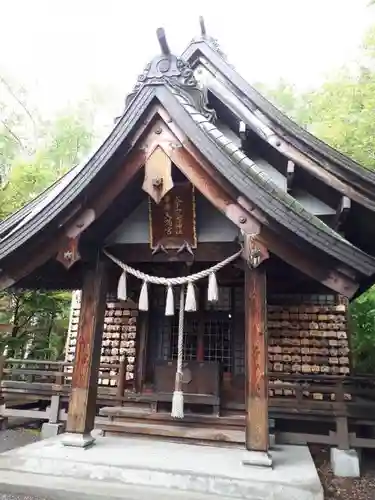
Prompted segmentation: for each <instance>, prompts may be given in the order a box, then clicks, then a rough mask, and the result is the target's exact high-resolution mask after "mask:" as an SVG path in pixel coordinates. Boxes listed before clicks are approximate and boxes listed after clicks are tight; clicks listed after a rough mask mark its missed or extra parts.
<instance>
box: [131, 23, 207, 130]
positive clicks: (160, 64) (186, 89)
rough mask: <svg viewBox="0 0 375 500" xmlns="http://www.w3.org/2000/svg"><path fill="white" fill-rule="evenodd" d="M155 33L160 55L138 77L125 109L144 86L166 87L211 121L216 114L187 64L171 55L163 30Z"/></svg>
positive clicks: (160, 29)
mask: <svg viewBox="0 0 375 500" xmlns="http://www.w3.org/2000/svg"><path fill="white" fill-rule="evenodd" d="M156 33H157V37H158V41H159V44H160V48H161V52H162V53H161V54H160V55H158V56H156V57H154V59H152V61H151V62H150V63H148V64H147V65H146V67H145V69H144V70H143V72H142V73H141V74H140V75H139V76H138V78H137V82H136V84H135V86H134V87H133V90H132V91H131V92H130V94H128V96H127V98H126V107H128V106H129V104H130V102H131V101H132V100H133V99H134V97H135V96H136V95H137V94H138V92H139V91H140V90H141V89H142V88H143V87H144V86H146V85H154V86H157V85H167V86H170V87H172V88H174V89H175V90H177V91H178V92H179V93H180V94H182V95H183V96H184V97H185V98H186V99H187V100H188V101H189V102H190V103H191V104H192V105H194V106H195V107H196V108H197V110H198V111H199V112H200V113H202V114H203V115H204V116H205V117H206V118H207V119H208V120H210V121H213V120H214V119H215V118H216V113H215V111H214V110H213V109H211V108H209V106H208V100H207V92H206V90H205V89H204V88H202V87H201V86H200V85H199V83H198V81H197V80H196V78H195V76H194V72H193V70H192V68H191V67H190V65H189V63H187V62H186V61H184V60H183V59H182V58H181V57H178V56H175V55H174V54H172V53H171V51H170V49H169V46H168V42H167V39H166V36H165V32H164V29H163V28H158V29H157V32H156Z"/></svg>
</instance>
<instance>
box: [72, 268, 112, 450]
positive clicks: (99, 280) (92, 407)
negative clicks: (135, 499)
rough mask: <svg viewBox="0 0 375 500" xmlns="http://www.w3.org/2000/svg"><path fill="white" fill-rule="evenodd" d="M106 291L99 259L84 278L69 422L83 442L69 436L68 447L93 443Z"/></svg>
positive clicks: (104, 270) (104, 278)
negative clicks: (92, 435) (91, 433)
mask: <svg viewBox="0 0 375 500" xmlns="http://www.w3.org/2000/svg"><path fill="white" fill-rule="evenodd" d="M106 292H107V272H106V265H105V263H104V262H102V261H100V260H99V258H98V260H97V263H96V266H95V268H90V269H88V270H87V271H86V274H85V277H84V283H83V289H82V302H81V311H80V319H79V326H78V335H77V347H76V356H75V363H74V371H73V377H72V392H71V396H70V402H69V412H68V422H67V432H68V433H75V434H79V435H80V437H81V440H79V439H74V438H73V440H72V439H71V438H69V437H68V438H67V439H66V440H64V444H67V445H69V444H70V445H73V446H87V445H88V444H91V443H92V441H93V440H92V439H91V438H90V432H91V431H92V430H93V428H94V420H95V415H96V397H97V390H98V374H99V365H100V351H101V345H102V331H103V321H104V310H105V304H106V300H105V299H106Z"/></svg>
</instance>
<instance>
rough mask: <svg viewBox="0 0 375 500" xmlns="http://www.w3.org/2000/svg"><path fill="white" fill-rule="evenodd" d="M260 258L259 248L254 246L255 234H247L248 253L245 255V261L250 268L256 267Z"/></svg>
mask: <svg viewBox="0 0 375 500" xmlns="http://www.w3.org/2000/svg"><path fill="white" fill-rule="evenodd" d="M261 258H262V253H261V251H260V249H259V248H258V247H257V246H256V244H255V236H254V235H252V234H251V235H249V236H248V255H247V261H248V264H249V266H250V267H251V268H252V269H255V268H256V267H258V266H259V264H260V262H261Z"/></svg>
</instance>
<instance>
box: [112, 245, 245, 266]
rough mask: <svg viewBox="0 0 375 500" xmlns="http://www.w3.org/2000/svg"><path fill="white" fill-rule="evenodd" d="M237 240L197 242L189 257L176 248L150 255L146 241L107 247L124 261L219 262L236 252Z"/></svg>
mask: <svg viewBox="0 0 375 500" xmlns="http://www.w3.org/2000/svg"><path fill="white" fill-rule="evenodd" d="M239 248H240V247H239V243H238V242H234V241H233V242H227V243H223V242H217V243H199V245H197V248H196V249H194V257H191V256H190V255H189V254H187V253H186V252H183V253H179V254H178V253H177V250H169V251H168V253H167V254H165V253H162V252H160V253H156V254H155V255H152V249H151V248H150V245H149V244H148V243H140V244H138V243H133V244H131V243H130V244H121V243H118V244H114V245H110V246H109V247H108V250H109V252H111V253H113V254H114V255H116V256H118V257H119V258H121V259H123V260H124V261H126V262H129V263H130V262H132V263H136V262H154V263H156V262H160V263H164V262H165V263H169V262H186V260H194V262H219V261H220V260H224V259H226V258H227V257H229V256H230V255H232V254H234V253H236V252H238V250H239Z"/></svg>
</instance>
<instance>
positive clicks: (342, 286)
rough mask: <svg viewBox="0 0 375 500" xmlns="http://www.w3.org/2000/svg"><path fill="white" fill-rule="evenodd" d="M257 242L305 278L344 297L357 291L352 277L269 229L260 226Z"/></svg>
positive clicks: (356, 284) (356, 285)
mask: <svg viewBox="0 0 375 500" xmlns="http://www.w3.org/2000/svg"><path fill="white" fill-rule="evenodd" d="M258 238H259V240H261V241H262V240H263V241H264V242H265V243H266V244H267V246H268V248H269V250H270V252H273V253H275V254H276V255H277V256H278V257H280V258H281V259H282V260H284V261H285V262H287V263H288V264H290V265H291V266H293V267H295V268H296V269H299V270H300V271H302V272H303V273H304V274H306V276H310V278H312V279H314V280H316V281H318V282H319V283H321V284H322V285H324V286H326V287H327V288H330V289H331V290H334V291H335V292H338V293H340V294H341V295H344V296H345V297H347V298H349V299H350V298H351V297H353V295H354V294H355V293H356V291H357V290H358V286H359V285H358V282H357V281H356V280H355V278H354V277H350V276H348V275H346V274H344V272H343V271H344V269H343V270H338V269H335V268H333V267H329V265H328V264H327V262H325V260H323V259H322V258H319V257H318V255H317V254H316V255H315V256H314V255H311V254H310V253H307V251H306V250H305V249H303V248H299V247H297V246H294V245H293V244H292V243H289V242H287V240H286V238H283V237H280V236H278V235H277V234H276V233H274V232H273V231H272V230H271V229H270V228H267V227H265V226H262V230H261V233H260V235H259V236H258Z"/></svg>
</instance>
